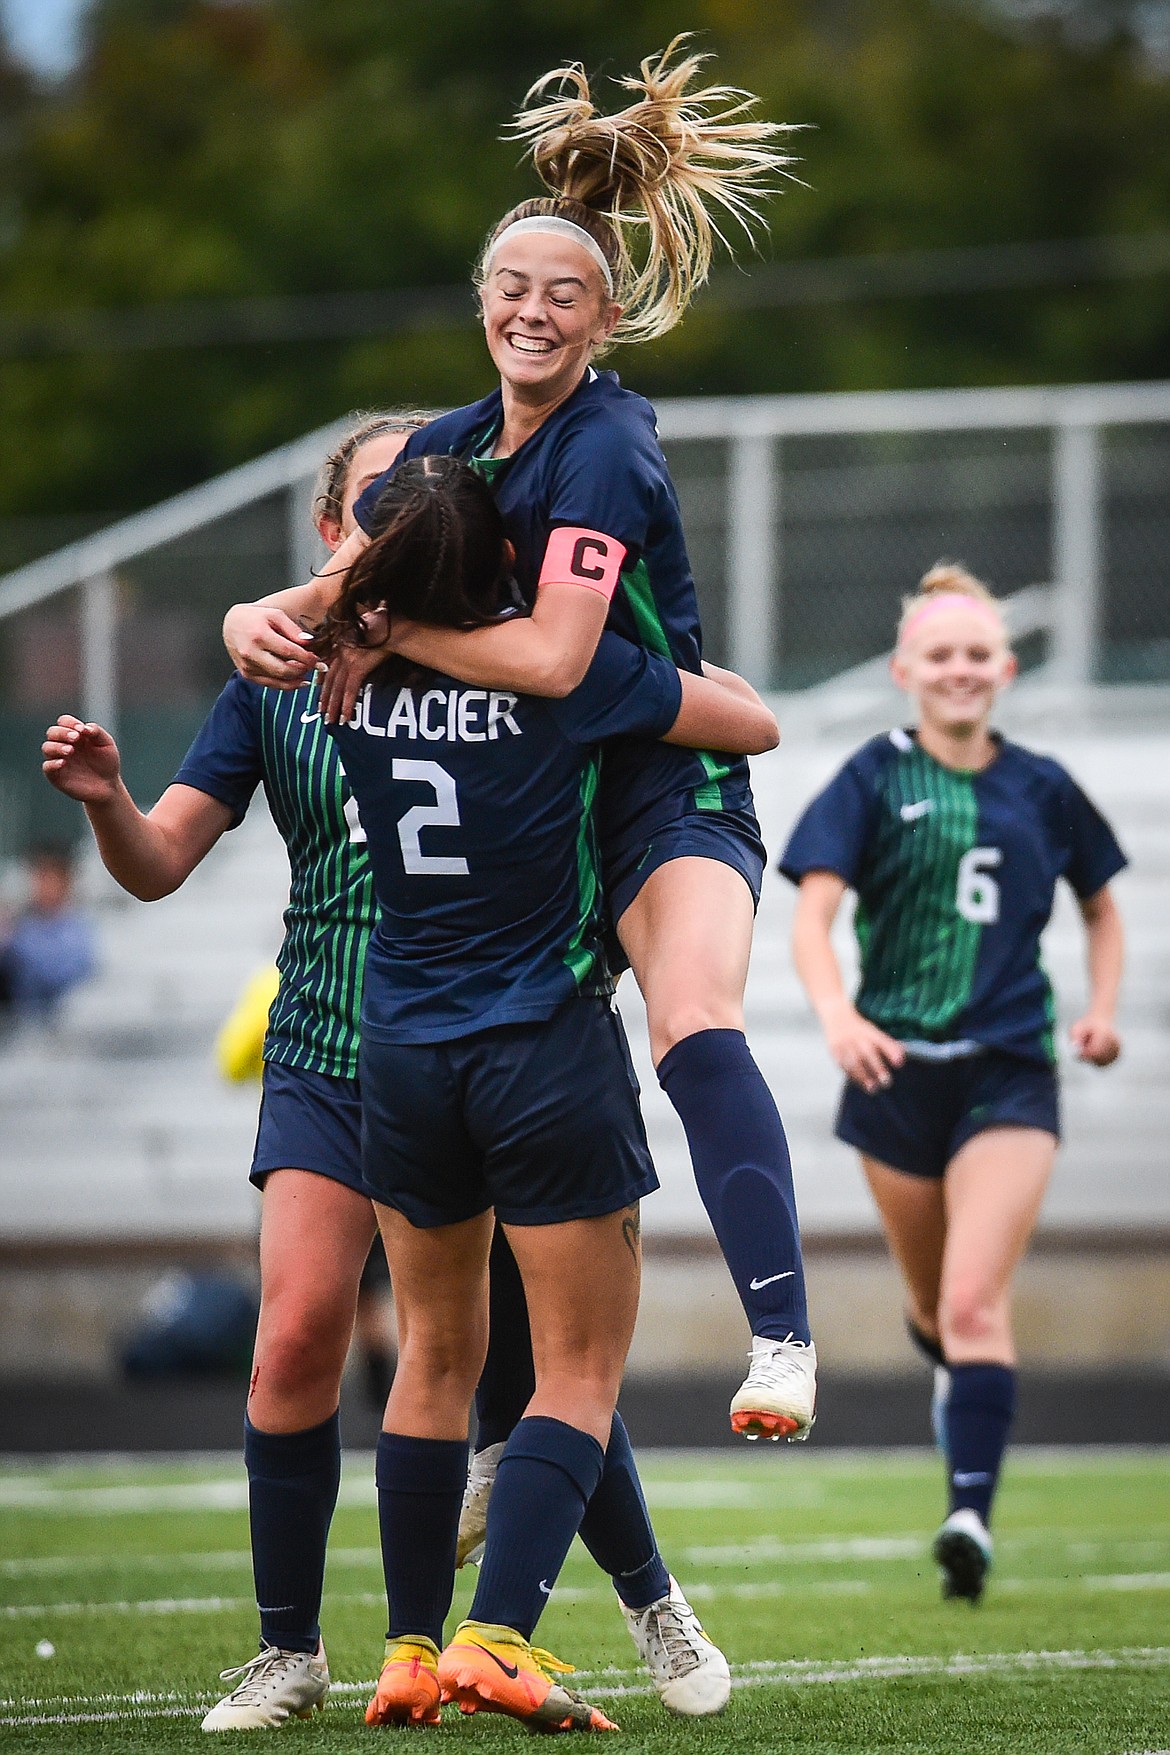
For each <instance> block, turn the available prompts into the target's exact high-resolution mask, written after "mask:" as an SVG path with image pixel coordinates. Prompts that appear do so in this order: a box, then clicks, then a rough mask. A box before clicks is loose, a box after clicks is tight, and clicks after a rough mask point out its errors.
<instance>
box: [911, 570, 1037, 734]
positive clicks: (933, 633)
mask: <svg viewBox="0 0 1170 1755" xmlns="http://www.w3.org/2000/svg"><path fill="white" fill-rule="evenodd" d="M890 668H891V670H892V672H893V677H894V681H895V682H896V683H897V685H898V687H899V688H901V689H905V691H906V693H907V694H908V695H909V696H910V697H911V698H912V699H913V700H914V701H915V702H916V704H917V706H918V711H919V714H920V717H921V719H922V722H923V723H924V724H925V725H928V726H930V727H932V728H933V729H935V730H937V731H940V732H944V733H947V734H950V735H951V736H954V735H959V736H968V735H970V734H971V733H977V732H979V731H982V730H985V729H986V727H987V723H988V720H989V719H990V717H991V712H992V709H993V707H994V706H995V700H996V696H997V695H998V694H999V691H1000V690H1001V689H1002V688H1004V687H1005V686H1006V685H1007V684H1008V683H1009V682H1010V681H1011V679H1012V677H1013V676H1015V674H1016V660H1015V657H1014V655H1013V654H1012V652H1011V651H1010V650H1009V648H1008V644H1007V639H1006V637H1005V634H1004V631H1003V626H1002V624H1001V623H1000V620H999V617H998V615H997V614H996V613H995V611H994V610H993V609H990V608H987V607H985V606H984V605H983V604H982V603H979V602H975V601H973V602H972V604H971V607H970V608H968V607H967V606H966V605H965V604H955V605H951V604H947V605H946V606H943V605H941V604H940V605H939V607H938V608H937V609H936V608H933V607H930V608H929V609H928V610H926V611H923V612H921V619H918V618H917V617H914V616H912V617H911V620H910V623H909V625H908V627H907V630H906V633H905V635H904V636H903V639H902V643H901V645H900V646H899V647H898V650H897V652H895V654H894V657H893V660H892V663H891V666H890Z"/></svg>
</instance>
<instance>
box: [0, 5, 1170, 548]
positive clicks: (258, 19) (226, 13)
mask: <svg viewBox="0 0 1170 1755" xmlns="http://www.w3.org/2000/svg"><path fill="white" fill-rule="evenodd" d="M686 22H687V23H689V24H690V25H691V26H692V27H693V28H694V29H696V30H697V31H699V32H700V33H701V41H702V43H703V45H704V46H706V47H709V48H711V49H712V50H714V51H715V52H716V54H717V55H718V72H719V76H720V77H722V78H725V79H729V80H731V81H734V82H736V83H740V84H743V85H746V86H749V87H750V88H751V89H752V90H754V91H757V92H759V93H760V96H761V98H762V100H763V104H762V108H763V112H764V113H765V114H767V115H769V116H772V117H775V118H777V119H783V120H786V121H793V122H800V123H804V124H807V125H808V127H809V131H808V132H807V133H805V134H802V135H799V136H797V140H798V143H799V144H798V146H797V150H798V151H799V153H800V155H801V158H802V161H803V162H802V165H801V166H800V167H799V172H800V175H801V177H802V178H803V180H804V181H803V186H801V185H798V184H794V185H791V186H790V187H789V189H788V191H787V192H786V193H785V194H784V195H783V197H782V198H780V199H778V200H777V201H776V202H775V203H774V204H773V208H772V228H771V238H770V241H768V242H766V244H765V247H764V251H763V254H764V255H765V256H766V257H768V258H772V259H774V260H775V261H776V262H777V263H784V262H793V261H795V262H800V261H804V260H808V259H814V260H819V259H825V258H835V257H844V256H852V255H857V254H865V253H883V252H897V251H907V250H920V249H938V248H942V247H956V246H972V245H982V246H994V245H999V244H1012V243H1016V242H1020V241H1028V240H1037V239H1040V240H1047V239H1057V238H1077V237H1083V238H1092V237H1096V236H1105V235H1110V234H1124V233H1143V232H1148V231H1151V230H1157V229H1159V228H1162V227H1164V226H1165V223H1166V222H1165V215H1166V212H1167V210H1168V206H1170V80H1168V79H1167V77H1166V76H1165V73H1164V72H1159V71H1158V69H1157V68H1155V67H1154V66H1152V65H1151V64H1150V63H1149V62H1148V60H1147V59H1144V58H1143V56H1142V54H1141V52H1140V51H1139V49H1138V47H1137V45H1136V44H1135V43H1134V41H1133V40H1131V38H1130V37H1129V36H1128V35H1127V34H1126V31H1125V29H1124V27H1123V26H1122V25H1116V26H1113V27H1111V28H1109V29H1106V30H1103V31H1099V32H1097V33H1096V34H1095V35H1093V36H1092V37H1091V38H1090V39H1088V40H1076V39H1072V38H1070V37H1069V36H1068V35H1067V34H1062V33H1061V31H1060V30H1059V29H1058V28H1057V27H1056V25H1055V24H1053V23H1051V22H1047V23H1046V22H1043V21H1042V22H1040V23H1039V24H1036V25H1033V26H1029V27H1027V28H1025V27H1023V26H1021V25H1019V24H1018V23H1016V24H1012V23H1011V22H1010V21H1007V20H1005V18H1004V17H1003V15H1002V13H1001V12H999V11H997V10H994V9H992V8H990V7H987V6H984V7H980V6H978V5H976V4H973V3H970V4H959V3H958V0H694V3H693V4H692V5H691V7H690V9H689V14H688V17H687V20H686ZM678 23H679V13H678V9H677V7H676V6H674V5H670V6H668V5H666V4H665V3H664V0H574V4H573V6H572V7H566V8H560V9H556V8H550V7H549V6H548V5H547V4H546V3H545V0H539V3H538V0H509V3H508V4H505V3H504V0H394V4H393V5H388V4H386V0H329V3H328V4H327V5H324V6H323V5H321V4H320V3H319V0H267V3H265V0H236V3H233V4H222V3H216V0H95V3H94V4H93V6H92V7H91V10H90V13H89V16H88V19H87V24H86V36H85V50H84V55H83V59H82V62H81V65H80V66H79V68H78V69H77V71H76V73H75V74H74V75H73V76H72V77H71V78H70V79H69V80H68V81H67V82H65V83H64V84H62V85H60V86H50V87H44V88H36V87H34V86H33V85H31V84H30V82H29V81H28V80H27V79H26V78H24V77H22V75H21V74H20V72H19V70H18V69H16V68H15V67H13V66H12V65H11V63H10V62H0V101H2V102H3V106H4V121H3V126H2V128H0V402H2V404H3V407H4V411H5V416H4V420H3V422H0V511H7V512H9V513H13V512H23V511H37V510H40V511H48V510H54V511H70V512H74V511H76V512H85V511H93V512H100V511H104V510H113V509H125V508H128V507H130V506H134V505H138V504H142V503H145V502H147V501H150V500H152V499H155V498H157V497H158V496H159V495H161V494H163V493H166V492H168V491H172V490H174V489H176V488H178V487H181V486H183V485H186V484H187V483H189V482H191V481H193V480H197V479H200V478H202V477H204V476H206V475H208V474H210V473H212V472H214V471H215V470H217V469H219V468H223V467H226V466H228V465H229V464H231V463H232V462H234V461H237V460H239V459H241V458H244V457H247V456H250V455H252V454H254V453H255V452H257V451H259V450H261V449H263V448H264V447H265V446H267V445H270V444H274V443H278V442H279V441H280V440H282V439H284V438H288V437H291V436H293V435H295V434H296V433H298V432H300V431H303V430H304V429H306V428H308V427H310V426H312V425H314V424H316V423H318V422H321V421H323V420H326V419H328V418H330V417H331V416H333V415H336V414H338V413H340V412H341V411H343V410H344V409H346V408H348V407H350V406H353V405H355V404H360V405H367V406H368V405H371V404H377V403H382V402H390V403H397V402H410V403H417V402H424V403H425V402H440V401H444V400H454V399H463V398H467V397H470V396H473V395H477V394H480V393H481V392H482V391H483V390H484V389H485V388H486V387H487V386H488V384H489V383H490V369H489V366H488V363H487V361H486V358H485V356H484V354H483V350H482V347H481V346H480V344H479V342H478V338H477V333H476V329H475V324H474V309H473V305H472V302H471V298H470V294H468V300H467V305H466V317H465V318H462V317H461V316H460V315H459V305H458V301H456V306H455V316H454V317H453V318H449V319H448V321H447V322H446V323H437V322H436V323H428V322H427V321H426V320H425V319H420V322H419V323H418V324H416V325H415V326H414V327H411V328H406V329H401V330H399V331H398V332H397V333H394V334H389V335H386V336H381V337H380V336H377V335H375V336H373V337H371V338H367V339H363V338H360V337H358V338H354V337H353V336H352V335H348V336H347V335H340V336H339V335H332V336H330V335H324V336H318V337H313V336H308V337H302V338H300V339H286V340H276V341H272V340H266V341H263V342H254V341H253V342H249V341H246V340H243V339H240V336H239V332H238V330H233V331H232V335H233V337H234V338H233V339H229V340H224V341H222V342H219V343H216V344H208V343H206V341H205V342H204V344H203V345H199V346H188V345H178V343H179V342H181V341H182V340H183V339H184V333H185V332H184V322H185V319H184V316H183V312H184V310H187V309H190V308H191V307H192V306H203V307H206V305H207V302H208V301H216V300H237V299H241V298H256V299H264V298H269V299H271V298H280V297H284V296H287V295H331V294H335V293H357V292H362V291H366V290H381V289H394V288H418V287H428V286H434V285H443V284H458V283H461V282H464V281H465V280H466V277H467V273H468V269H469V266H470V263H471V262H472V260H473V258H474V255H475V251H476V248H477V245H478V243H479V240H480V238H481V236H482V234H483V233H484V231H485V230H486V228H487V227H488V225H489V224H490V223H491V222H492V221H493V220H494V219H495V218H496V217H497V216H498V214H499V213H500V212H501V211H502V210H503V209H504V208H505V207H506V206H507V205H508V204H510V203H511V202H512V201H513V200H515V199H517V198H519V197H520V196H521V195H522V194H524V193H525V192H526V191H528V190H530V189H531V187H532V182H531V177H530V174H529V173H527V172H526V171H525V169H524V168H523V167H522V166H521V165H520V164H518V162H517V153H516V150H515V148H514V147H511V146H509V145H506V144H501V143H500V141H499V139H498V136H499V133H500V129H501V127H502V125H503V124H504V123H505V122H506V120H507V118H508V116H509V115H510V114H511V112H512V110H513V109H514V108H515V107H516V105H517V103H518V102H519V100H520V99H521V97H522V96H523V93H524V91H525V89H526V87H527V85H528V84H529V83H530V81H531V80H532V79H533V78H534V77H536V76H537V75H538V74H539V73H541V72H543V71H545V70H546V69H547V68H548V67H550V66H553V65H555V64H556V63H557V62H558V61H560V60H563V59H572V58H578V59H581V60H583V61H584V62H585V63H586V65H587V66H588V67H590V69H591V70H592V69H600V70H601V71H602V72H608V73H613V74H620V73H622V72H624V71H626V70H627V69H629V68H630V67H631V66H632V65H633V64H634V63H635V62H636V61H637V60H638V59H639V58H640V57H641V56H642V55H644V54H645V53H647V52H648V51H649V50H652V49H655V48H658V47H660V46H662V45H663V44H665V42H666V41H667V40H668V39H669V37H670V36H671V34H672V33H673V31H674V30H675V29H676V28H677V26H678ZM601 93H602V97H603V101H606V102H608V101H609V99H610V97H611V95H613V88H609V90H606V87H605V84H604V81H603V82H602V84H601ZM746 267H747V270H748V271H749V272H750V271H751V269H752V267H753V262H752V259H751V258H750V257H748V258H747V259H746ZM736 284H737V285H739V286H740V289H741V290H742V285H743V283H736ZM1165 294H1166V285H1165V277H1164V276H1163V277H1162V278H1159V277H1158V276H1157V275H1151V276H1149V277H1145V278H1129V279H1124V278H1117V279H1112V280H1111V279H1109V278H1108V277H1104V278H1100V279H1096V280H1092V281H1086V282H1085V283H1084V284H1081V285H1075V284H1063V285H1062V284H1051V285H1036V286H1030V287H1024V288H1016V289H1001V290H998V291H988V290H982V291H980V290H975V291H968V292H963V291H961V290H960V291H949V292H947V293H945V294H942V293H939V292H934V293H930V294H925V293H919V294H917V295H915V294H912V293H903V294H902V295H900V296H896V297H893V296H887V297H882V298H861V299H852V300H832V299H828V300H818V301H814V302H809V303H807V304H804V305H782V304H779V305H776V306H774V307H772V308H767V307H764V308H751V309H731V308H729V306H728V304H727V303H726V301H724V302H721V301H720V299H719V297H718V296H717V295H715V294H713V295H712V296H711V297H710V298H708V299H707V300H706V301H705V302H704V304H703V305H702V306H701V307H700V308H699V309H698V310H696V312H695V313H694V314H693V315H692V317H691V318H690V320H689V321H688V323H687V324H686V325H684V327H683V328H682V329H681V330H680V331H679V332H677V334H676V335H675V336H673V337H671V338H669V339H668V340H667V341H665V342H663V343H661V344H659V345H658V346H656V347H654V348H652V349H643V350H641V351H640V353H639V354H638V355H637V356H636V357H635V356H631V357H630V358H629V359H627V360H625V361H623V360H622V358H621V356H620V355H619V356H617V357H616V361H615V363H616V364H617V365H618V367H619V369H621V370H622V371H623V372H624V374H625V375H626V376H627V377H628V378H629V379H630V380H631V381H632V382H634V383H636V384H637V386H638V387H639V388H643V389H645V390H647V391H649V392H651V393H657V394H665V393H670V392H702V391H706V392H718V391H740V392H743V391H757V390H758V391H765V390H766V391H777V390H791V389H800V390H807V389H846V388H882V387H887V386H891V387H892V386H903V385H915V384H925V385H931V384H972V383H989V382H1011V381H1016V382H1029V381H1067V380H1074V379H1099V378H1113V377H1131V376H1134V377H1142V376H1152V375H1158V374H1161V373H1163V372H1164V371H1165V370H1166V362H1167V358H1168V357H1170V305H1168V302H1167V300H1166V296H1165ZM142 306H162V307H168V308H170V307H174V308H175V311H176V315H175V318H174V321H175V324H176V330H175V335H174V337H173V339H174V342H175V343H176V345H172V346H170V347H152V348H149V349H146V348H141V349H138V350H133V349H126V348H122V349H120V350H118V349H111V348H109V347H100V346H93V347H90V348H89V349H81V348H75V349H73V350H72V351H70V350H69V349H59V350H58V351H51V350H47V349H46V348H45V347H44V346H43V345H42V346H41V348H40V350H39V351H38V350H37V349H35V348H33V347H31V346H30V345H29V343H28V327H29V324H30V323H34V322H35V320H37V319H40V318H42V317H44V316H45V314H46V313H53V312H65V311H87V310H92V311H102V310H125V309H130V308H136V307H142ZM201 322H203V323H204V324H206V323H210V325H211V328H212V330H214V326H215V313H214V310H211V311H209V310H207V309H204V310H203V316H202V319H201ZM188 339H189V337H188Z"/></svg>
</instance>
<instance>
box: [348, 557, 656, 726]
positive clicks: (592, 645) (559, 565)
mask: <svg viewBox="0 0 1170 1755" xmlns="http://www.w3.org/2000/svg"><path fill="white" fill-rule="evenodd" d="M338 553H339V554H340V553H341V550H340V549H339V550H338ZM625 556H626V547H625V545H624V543H621V542H619V541H618V540H617V538H616V537H613V536H606V535H605V533H604V532H603V531H599V530H586V529H583V528H582V527H580V526H578V525H567V524H565V525H558V526H557V527H556V529H554V530H553V532H552V534H551V535H550V536H549V539H548V545H547V547H546V549H545V553H544V560H543V563H542V565H541V569H540V579H539V582H538V586H537V593H536V602H535V604H534V605H533V609H532V614H531V615H529V616H514V617H513V618H512V619H511V620H509V621H504V622H500V623H498V624H496V625H495V626H493V627H489V628H471V629H467V630H465V631H460V630H457V629H453V628H434V627H429V626H426V625H424V624H423V623H421V622H411V621H407V620H404V619H401V620H400V619H399V618H398V617H394V618H393V625H392V627H391V629H390V635H389V639H388V641H387V642H386V644H385V645H384V646H382V647H374V646H373V645H371V644H367V645H366V646H364V647H362V648H359V649H356V650H347V651H346V652H344V653H339V654H338V655H337V656H336V657H335V658H334V660H333V662H332V663H331V664H330V667H329V673H328V675H327V676H326V678H325V681H324V683H323V684H322V690H321V712H322V715H323V717H324V718H325V719H326V720H328V721H330V722H331V723H337V722H341V723H344V721H345V720H347V719H349V718H350V717H351V715H352V713H353V709H354V704H355V702H356V701H357V697H358V694H359V693H360V691H361V687H362V684H363V683H364V682H365V680H366V678H367V677H368V676H369V674H370V672H371V671H372V670H374V669H376V668H377V666H378V664H379V663H380V662H381V661H382V659H383V658H384V657H385V656H386V655H387V654H388V653H391V652H393V653H397V654H398V656H399V657H401V658H406V659H408V660H409V661H410V662H411V663H412V664H419V665H422V666H423V667H424V668H425V669H427V670H438V671H441V672H442V674H443V675H444V676H453V677H455V678H456V679H457V680H458V681H459V682H465V683H470V684H472V686H473V687H476V688H493V689H514V690H515V691H516V693H517V694H520V695H541V696H544V697H545V698H546V699H548V700H564V698H565V696H566V695H570V694H572V692H573V690H574V689H575V688H577V687H578V685H579V684H580V683H581V682H582V680H583V679H584V676H585V673H586V671H587V670H588V669H589V666H590V663H591V662H592V659H593V656H594V654H595V653H596V651H597V643H598V641H599V640H600V638H601V635H602V631H603V629H604V627H605V621H606V616H607V615H608V614H609V604H610V599H611V598H612V597H613V594H614V591H615V590H616V588H617V584H618V580H619V579H620V577H621V567H622V562H623V560H624V559H625Z"/></svg>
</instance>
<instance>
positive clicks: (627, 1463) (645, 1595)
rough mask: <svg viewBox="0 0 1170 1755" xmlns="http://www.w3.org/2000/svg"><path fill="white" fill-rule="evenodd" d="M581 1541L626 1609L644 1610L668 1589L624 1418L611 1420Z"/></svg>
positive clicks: (583, 1519)
mask: <svg viewBox="0 0 1170 1755" xmlns="http://www.w3.org/2000/svg"><path fill="white" fill-rule="evenodd" d="M580 1534H581V1540H582V1541H583V1542H584V1544H585V1546H586V1547H587V1548H588V1550H589V1552H590V1554H591V1555H592V1556H593V1558H594V1560H596V1562H597V1564H598V1565H599V1566H600V1567H601V1570H602V1571H603V1572H608V1573H609V1575H610V1577H611V1578H612V1579H613V1583H614V1589H615V1590H616V1591H617V1593H618V1596H619V1597H620V1598H621V1599H622V1602H623V1603H625V1605H626V1607H627V1608H628V1609H644V1608H645V1607H646V1605H647V1604H648V1603H656V1602H657V1601H658V1599H659V1598H660V1597H664V1596H666V1594H667V1592H668V1591H669V1590H670V1574H669V1573H668V1572H667V1570H666V1562H665V1561H664V1560H663V1558H662V1555H661V1554H660V1553H659V1552H658V1542H657V1540H656V1538H655V1535H654V1526H653V1525H652V1524H651V1522H650V1513H649V1512H648V1511H647V1509H646V1498H645V1495H644V1494H643V1492H642V1483H641V1481H640V1480H639V1479H638V1468H637V1464H636V1463H635V1462H634V1453H633V1451H632V1449H631V1448H630V1435H629V1433H628V1432H627V1431H626V1428H625V1422H624V1421H623V1419H622V1417H621V1415H620V1414H615V1415H614V1417H613V1425H612V1426H611V1427H610V1429H609V1443H608V1444H607V1445H606V1447H605V1467H604V1468H603V1469H602V1471H601V1479H600V1481H599V1482H598V1483H597V1487H596V1490H595V1491H594V1494H593V1497H592V1498H591V1499H590V1501H589V1503H588V1505H587V1506H586V1507H585V1515H584V1517H583V1518H582V1519H581V1531H580Z"/></svg>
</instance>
